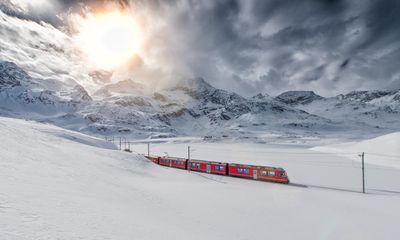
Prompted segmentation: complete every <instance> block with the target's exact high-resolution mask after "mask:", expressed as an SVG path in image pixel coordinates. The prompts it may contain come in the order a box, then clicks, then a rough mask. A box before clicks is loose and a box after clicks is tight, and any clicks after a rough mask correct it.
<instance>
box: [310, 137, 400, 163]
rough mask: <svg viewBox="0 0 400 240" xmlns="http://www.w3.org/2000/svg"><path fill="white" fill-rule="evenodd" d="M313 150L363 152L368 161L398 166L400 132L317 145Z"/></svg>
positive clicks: (399, 159) (399, 158)
mask: <svg viewBox="0 0 400 240" xmlns="http://www.w3.org/2000/svg"><path fill="white" fill-rule="evenodd" d="M313 150H315V151H320V152H331V153H339V154H340V153H344V154H345V153H346V152H350V151H352V152H359V153H361V152H365V161H367V162H368V163H372V164H376V165H382V166H391V167H395V168H400V132H396V133H391V134H387V135H383V136H380V137H377V138H373V139H369V140H363V141H360V142H349V143H341V144H333V145H327V146H319V147H315V148H313ZM353 157H354V156H353ZM356 159H357V158H356ZM358 159H360V158H358Z"/></svg>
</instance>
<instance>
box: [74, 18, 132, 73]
mask: <svg viewBox="0 0 400 240" xmlns="http://www.w3.org/2000/svg"><path fill="white" fill-rule="evenodd" d="M79 32H80V34H79V37H78V40H79V41H78V44H80V47H81V48H82V50H83V51H84V52H85V53H86V55H87V57H88V60H89V62H90V64H92V65H94V67H97V68H101V69H104V70H111V69H114V68H116V67H118V66H120V65H122V64H123V63H126V62H127V61H129V59H130V58H131V57H132V56H133V55H134V54H135V53H137V51H138V49H139V45H140V44H139V34H138V29H137V26H136V24H135V21H134V19H133V17H131V16H129V15H128V14H124V13H121V12H111V13H104V14H98V15H93V16H89V17H88V18H87V19H86V20H85V22H84V24H83V25H82V26H81V29H80V31H79Z"/></svg>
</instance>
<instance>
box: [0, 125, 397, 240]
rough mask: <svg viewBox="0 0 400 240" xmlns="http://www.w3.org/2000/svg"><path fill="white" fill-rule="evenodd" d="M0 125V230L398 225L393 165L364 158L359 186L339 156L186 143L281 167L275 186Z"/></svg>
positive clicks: (304, 232)
mask: <svg viewBox="0 0 400 240" xmlns="http://www.w3.org/2000/svg"><path fill="white" fill-rule="evenodd" d="M0 133H1V136H2V141H1V142H0V239H5V240H10V239H18V240H21V239H30V240H31V239H267V238H274V239H352V240H354V239H363V240H364V239H393V236H398V235H399V234H400V230H399V228H398V227H397V220H398V219H399V217H400V205H399V204H398V203H399V200H400V198H399V197H400V193H399V192H400V189H399V187H398V184H396V183H398V182H399V180H400V174H398V173H399V172H398V171H397V172H396V169H391V168H388V169H391V171H382V170H380V169H375V170H373V166H371V165H368V167H369V168H368V169H369V171H370V172H369V173H368V174H369V175H370V176H369V179H371V180H370V182H368V184H369V185H367V186H369V187H368V189H367V190H368V193H369V194H361V193H359V192H356V190H357V191H358V190H359V189H356V185H357V186H358V184H359V181H357V180H360V179H359V177H360V174H359V171H358V170H359V169H358V168H357V166H355V167H354V168H347V167H338V165H340V164H346V163H349V159H347V158H343V157H340V156H337V155H334V154H330V153H326V154H324V155H323V156H324V157H322V155H321V153H318V154H315V155H312V154H309V153H312V152H313V153H315V151H311V150H308V149H306V148H301V147H298V148H294V147H291V148H289V147H287V146H268V145H261V144H258V145H251V144H247V145H241V144H211V143H209V144H206V143H204V144H201V143H198V144H197V145H195V146H193V149H194V150H195V151H194V152H193V156H194V157H199V158H203V157H207V158H218V159H220V160H221V161H222V160H230V161H239V162H248V163H257V164H261V163H263V164H274V165H278V164H279V165H281V166H283V167H285V169H286V170H287V171H288V174H289V176H290V178H291V180H292V182H294V183H295V184H292V185H282V184H274V183H266V182H258V181H249V180H243V179H238V178H230V177H222V176H214V175H205V174H198V173H194V172H190V173H189V172H187V171H183V170H177V169H171V168H164V167H161V166H158V165H155V164H153V163H151V162H149V161H147V160H145V159H144V158H143V157H142V156H140V155H137V154H132V153H126V152H121V151H118V150H116V149H115V147H114V146H113V145H110V144H109V143H108V142H104V141H103V140H101V139H96V138H93V137H88V136H86V135H83V134H80V133H76V132H71V131H68V130H64V129H61V128H58V127H54V126H51V125H45V124H40V123H35V122H29V121H24V120H16V119H10V118H0ZM185 147H186V145H185V144H159V145H156V144H154V146H152V151H153V152H154V153H158V154H161V153H162V152H163V151H165V150H166V151H169V153H170V154H171V155H172V153H174V154H177V155H183V154H185ZM140 148H142V149H140ZM134 150H137V151H141V150H144V145H135V146H134ZM256 150H257V151H256ZM240 151H241V153H240ZM263 151H264V153H263ZM251 152H252V153H251ZM274 152H275V153H274ZM267 153H268V154H267ZM301 153H303V154H301ZM318 159H319V162H318V161H317V160H318ZM274 161H275V162H274ZM296 161H297V162H296ZM321 161H326V162H325V164H322V163H321ZM346 161H347V162H346ZM311 163H314V165H313V164H311ZM317 163H318V164H319V165H322V166H318V164H317ZM350 163H351V161H350ZM323 169H324V170H323ZM382 179H385V181H384V182H380V180H382ZM386 180H387V182H392V185H388V183H387V182H386ZM382 181H383V180H382ZM393 183H394V184H393ZM385 184H386V185H385ZM334 186H339V187H334ZM384 187H386V190H384V189H385V188H384ZM372 188H374V189H375V190H374V189H372ZM388 189H390V191H389V190H388Z"/></svg>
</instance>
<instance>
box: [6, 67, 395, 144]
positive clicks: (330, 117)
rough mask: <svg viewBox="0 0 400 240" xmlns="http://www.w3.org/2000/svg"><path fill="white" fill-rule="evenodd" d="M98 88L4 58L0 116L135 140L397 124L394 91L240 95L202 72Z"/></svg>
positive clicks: (369, 129) (331, 132) (359, 133)
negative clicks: (38, 73) (40, 74)
mask: <svg viewBox="0 0 400 240" xmlns="http://www.w3.org/2000/svg"><path fill="white" fill-rule="evenodd" d="M98 75H99V74H96V76H98ZM102 76H103V75H101V77H102ZM103 82H104V81H103ZM100 86H101V87H99V89H98V90H97V91H95V92H94V93H93V94H91V95H90V94H89V93H88V91H86V90H85V88H84V87H83V86H81V85H79V84H78V83H77V82H75V81H73V80H70V81H60V80H56V79H38V78H33V77H31V76H30V75H29V74H28V73H26V72H25V71H24V70H23V69H21V68H20V67H19V66H18V65H17V64H15V63H12V62H7V61H2V62H0V114H1V115H6V116H13V117H17V118H25V119H32V120H36V121H42V122H48V123H52V124H55V125H58V126H62V127H65V128H68V129H72V130H77V131H81V132H85V133H90V134H92V135H97V136H100V135H101V136H128V137H130V138H136V139H145V138H168V137H177V136H197V137H206V138H207V139H217V140H218V139H254V140H257V141H267V140H266V139H268V140H269V139H271V138H274V137H279V138H285V136H290V137H291V138H293V136H301V137H302V138H304V137H305V138H307V137H308V138H310V137H321V136H331V137H336V136H339V135H345V136H347V137H349V138H353V137H357V138H358V137H369V136H371V135H379V134H382V133H387V132H393V131H398V130H399V129H400V90H392V91H353V92H350V93H347V94H344V95H338V96H335V97H328V98H326V97H322V96H319V95H318V94H316V93H314V92H312V91H288V92H284V93H282V94H280V95H278V96H276V97H272V96H269V95H268V94H265V93H260V94H257V95H255V96H253V97H243V96H240V95H239V94H237V93H234V92H229V91H225V90H222V89H217V88H215V87H213V86H212V85H210V84H209V83H208V82H206V81H205V80H204V79H202V78H194V79H187V80H185V81H179V82H177V83H175V84H171V85H170V86H168V87H164V88H162V89H158V90H157V91H156V90H149V88H148V87H147V86H145V85H143V84H141V83H138V82H135V81H133V80H131V79H127V80H123V81H119V82H116V83H111V82H108V83H106V82H104V83H103V84H102V85H100Z"/></svg>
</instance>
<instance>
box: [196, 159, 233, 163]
mask: <svg viewBox="0 0 400 240" xmlns="http://www.w3.org/2000/svg"><path fill="white" fill-rule="evenodd" d="M190 162H202V163H214V164H228V163H226V162H217V161H207V160H199V159H190Z"/></svg>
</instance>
